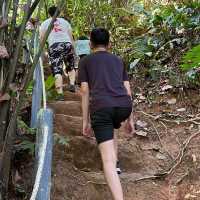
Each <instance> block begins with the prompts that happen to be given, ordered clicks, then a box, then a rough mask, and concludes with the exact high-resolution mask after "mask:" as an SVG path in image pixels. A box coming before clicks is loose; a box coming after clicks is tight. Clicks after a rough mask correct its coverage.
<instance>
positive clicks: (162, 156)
mask: <svg viewBox="0 0 200 200" xmlns="http://www.w3.org/2000/svg"><path fill="white" fill-rule="evenodd" d="M156 158H158V159H159V160H165V159H166V157H165V156H164V155H163V154H162V153H157V155H156Z"/></svg>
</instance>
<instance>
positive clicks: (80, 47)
mask: <svg viewBox="0 0 200 200" xmlns="http://www.w3.org/2000/svg"><path fill="white" fill-rule="evenodd" d="M75 49H76V55H77V56H79V58H80V59H81V58H83V57H85V56H87V55H89V54H90V51H91V50H90V40H89V39H88V37H87V36H80V37H79V38H78V40H77V41H75Z"/></svg>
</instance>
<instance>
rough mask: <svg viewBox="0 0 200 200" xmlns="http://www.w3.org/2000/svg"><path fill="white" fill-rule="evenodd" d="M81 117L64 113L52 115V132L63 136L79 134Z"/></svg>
mask: <svg viewBox="0 0 200 200" xmlns="http://www.w3.org/2000/svg"><path fill="white" fill-rule="evenodd" d="M81 123H82V117H77V116H70V115H64V114H55V115H54V133H57V134H60V135H63V136H77V135H81V126H82V125H81Z"/></svg>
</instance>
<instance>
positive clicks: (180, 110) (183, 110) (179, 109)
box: [176, 108, 186, 112]
mask: <svg viewBox="0 0 200 200" xmlns="http://www.w3.org/2000/svg"><path fill="white" fill-rule="evenodd" d="M176 111H177V112H185V111H186V108H178V109H177V110H176Z"/></svg>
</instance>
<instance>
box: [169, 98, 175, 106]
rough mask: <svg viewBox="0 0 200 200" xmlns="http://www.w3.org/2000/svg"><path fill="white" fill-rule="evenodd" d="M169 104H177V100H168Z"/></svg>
mask: <svg viewBox="0 0 200 200" xmlns="http://www.w3.org/2000/svg"><path fill="white" fill-rule="evenodd" d="M167 103H168V104H169V105H173V104H176V98H172V99H168V100H167Z"/></svg>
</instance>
